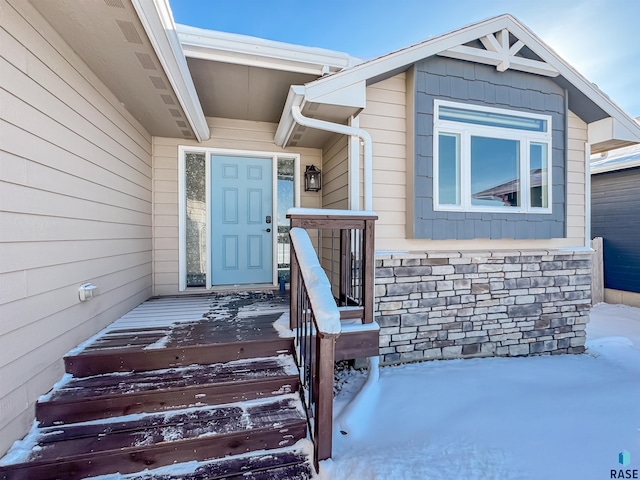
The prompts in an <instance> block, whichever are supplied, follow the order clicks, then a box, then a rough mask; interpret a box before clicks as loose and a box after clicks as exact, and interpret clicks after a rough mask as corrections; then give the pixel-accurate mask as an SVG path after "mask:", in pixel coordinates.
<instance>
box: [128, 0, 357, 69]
mask: <svg viewBox="0 0 640 480" xmlns="http://www.w3.org/2000/svg"><path fill="white" fill-rule="evenodd" d="M137 1H140V0H137ZM176 30H177V33H178V38H179V39H180V44H181V45H182V50H183V51H184V54H185V55H186V56H187V57H190V58H200V59H203V60H212V61H216V62H222V63H232V64H238V65H246V66H251V67H260V68H266V69H269V70H284V71H287V72H297V73H306V74H309V75H315V76H316V77H320V76H322V75H326V74H328V73H335V72H338V71H340V70H342V69H344V68H348V67H351V66H353V65H355V64H356V63H357V62H358V59H356V58H354V57H351V56H349V55H347V54H346V53H342V52H335V51H332V50H325V49H322V48H314V47H305V46H302V45H293V44H290V43H283V42H276V41H273V40H266V39H263V38H256V37H251V36H248V35H238V34H234V33H226V32H217V31H213V30H206V29H202V28H196V27H190V26H187V25H177V26H176Z"/></svg>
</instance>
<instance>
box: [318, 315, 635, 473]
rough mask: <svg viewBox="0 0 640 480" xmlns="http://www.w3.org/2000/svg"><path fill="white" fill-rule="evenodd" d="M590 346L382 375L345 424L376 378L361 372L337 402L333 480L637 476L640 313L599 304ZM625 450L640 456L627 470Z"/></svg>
mask: <svg viewBox="0 0 640 480" xmlns="http://www.w3.org/2000/svg"><path fill="white" fill-rule="evenodd" d="M587 347H588V349H587V353H586V354H584V355H560V356H540V357H528V358H484V359H472V360H448V361H434V362H426V363H420V364H411V365H402V366H396V367H386V368H382V369H381V371H380V380H379V382H377V384H376V386H375V388H374V389H372V391H370V392H369V393H368V394H367V395H366V396H365V397H364V401H362V403H361V404H360V405H359V407H358V408H357V409H350V410H351V415H347V416H346V418H345V415H342V416H340V413H341V412H342V411H344V409H345V406H346V405H348V404H349V401H350V400H351V399H353V398H354V395H355V394H356V392H357V391H358V390H359V388H360V386H361V385H362V383H363V382H364V378H365V377H364V375H363V374H361V373H358V372H351V373H349V374H348V375H347V376H346V378H345V382H346V383H345V385H344V386H343V389H342V390H341V391H340V393H339V394H338V395H337V397H336V402H335V414H336V417H337V418H336V424H337V425H339V427H338V428H336V429H335V430H336V431H335V436H334V445H333V459H332V460H328V461H325V462H323V464H322V472H321V479H323V480H343V479H345V480H346V479H359V480H369V479H376V480H388V479H394V480H395V479H398V480H400V479H420V480H424V479H429V480H437V479H465V480H472V479H482V480H486V479H500V480H505V479H536V480H538V479H545V480H552V479H569V480H574V479H576V480H577V479H579V480H589V479H594V480H598V479H607V478H614V477H612V476H611V470H616V471H618V470H619V469H625V470H626V469H631V475H633V469H636V470H640V309H637V308H631V307H625V306H618V305H606V304H600V305H598V306H596V307H595V308H594V309H593V310H592V314H591V322H590V324H589V326H588V330H587ZM340 428H342V429H343V430H347V431H348V433H347V435H343V434H341V433H340V431H339V430H340ZM622 450H627V451H629V452H630V454H631V463H630V464H629V465H628V466H624V467H623V466H622V465H620V464H619V463H618V453H619V452H621V451H622ZM636 475H637V477H633V478H638V477H640V475H639V474H638V473H636ZM619 478H623V477H619Z"/></svg>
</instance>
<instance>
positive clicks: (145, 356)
mask: <svg viewBox="0 0 640 480" xmlns="http://www.w3.org/2000/svg"><path fill="white" fill-rule="evenodd" d="M292 351H293V342H292V340H291V339H290V338H282V339H275V340H259V341H248V342H233V343H214V344H207V345H194V346H190V347H184V348H171V347H166V348H161V349H149V350H133V351H132V350H129V349H111V350H104V351H102V350H101V351H99V352H86V353H81V354H79V355H74V356H67V357H65V359H64V361H65V367H66V371H67V373H71V374H72V375H74V376H76V377H87V376H92V375H100V374H104V373H112V372H134V371H149V370H160V369H163V368H175V367H185V366H188V365H194V364H210V363H221V362H229V361H232V360H240V359H248V358H256V357H269V356H273V355H279V354H283V353H291V352H292Z"/></svg>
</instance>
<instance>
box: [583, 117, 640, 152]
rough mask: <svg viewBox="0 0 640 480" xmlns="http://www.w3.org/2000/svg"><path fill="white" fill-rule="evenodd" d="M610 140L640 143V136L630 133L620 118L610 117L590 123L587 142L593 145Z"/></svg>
mask: <svg viewBox="0 0 640 480" xmlns="http://www.w3.org/2000/svg"><path fill="white" fill-rule="evenodd" d="M609 140H622V141H626V142H632V143H639V142H640V136H638V135H637V134H636V135H634V133H633V132H630V131H629V129H627V128H626V127H625V126H624V125H623V124H622V123H621V122H620V120H619V119H618V118H614V117H608V118H603V119H602V120H598V121H597V122H593V123H590V124H589V125H588V126H587V142H589V143H590V144H591V145H596V144H598V143H603V142H607V141H609Z"/></svg>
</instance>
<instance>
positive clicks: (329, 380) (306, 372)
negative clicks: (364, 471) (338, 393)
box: [289, 228, 341, 471]
mask: <svg viewBox="0 0 640 480" xmlns="http://www.w3.org/2000/svg"><path fill="white" fill-rule="evenodd" d="M289 234H290V235H291V315H292V316H295V319H294V321H295V324H296V328H295V333H296V336H295V339H296V354H297V355H296V359H297V361H298V367H299V369H300V383H301V386H302V390H303V391H302V394H303V395H302V397H303V400H304V402H305V406H306V411H307V415H308V417H309V427H310V431H311V440H312V441H313V444H314V465H315V467H316V471H317V470H318V467H319V462H320V461H321V460H326V459H327V458H330V457H331V449H332V435H333V365H334V363H335V347H336V338H337V337H338V335H340V329H341V324H340V311H339V310H338V307H337V305H336V303H335V300H334V299H333V296H332V294H331V285H330V284H329V280H328V279H327V275H326V274H325V272H324V270H323V269H322V267H321V266H320V262H319V261H318V257H317V256H316V252H315V250H314V249H313V245H312V244H311V240H310V239H309V235H308V234H307V232H306V231H305V230H304V229H302V228H292V229H291V231H290V232H289Z"/></svg>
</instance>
